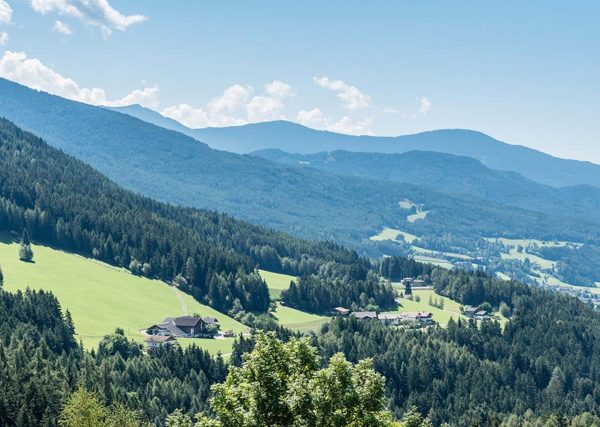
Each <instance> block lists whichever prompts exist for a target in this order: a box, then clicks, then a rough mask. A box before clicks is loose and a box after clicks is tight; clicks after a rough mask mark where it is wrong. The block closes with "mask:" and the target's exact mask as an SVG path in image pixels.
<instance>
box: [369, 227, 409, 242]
mask: <svg viewBox="0 0 600 427" xmlns="http://www.w3.org/2000/svg"><path fill="white" fill-rule="evenodd" d="M400 236H402V237H404V241H405V242H406V243H412V242H414V241H415V240H417V239H418V238H419V237H418V236H415V235H414V234H410V233H407V232H405V231H400V230H396V229H394V228H387V227H386V228H384V229H383V230H382V231H381V233H379V234H377V235H375V236H371V238H370V239H371V240H372V241H374V242H380V241H383V240H396V241H397V240H399V239H398V237H400Z"/></svg>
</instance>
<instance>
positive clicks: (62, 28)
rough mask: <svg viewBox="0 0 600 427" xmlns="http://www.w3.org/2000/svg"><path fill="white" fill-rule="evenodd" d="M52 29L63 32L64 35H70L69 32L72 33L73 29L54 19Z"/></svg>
mask: <svg viewBox="0 0 600 427" xmlns="http://www.w3.org/2000/svg"><path fill="white" fill-rule="evenodd" d="M54 31H56V32H57V33H60V34H64V35H65V36H70V35H71V34H73V31H71V27H69V26H68V25H67V24H65V23H64V22H62V21H54Z"/></svg>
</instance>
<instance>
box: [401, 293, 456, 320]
mask: <svg viewBox="0 0 600 427" xmlns="http://www.w3.org/2000/svg"><path fill="white" fill-rule="evenodd" d="M416 296H419V297H420V298H421V301H418V302H417V301H415V300H414V297H416ZM430 296H431V297H432V298H433V300H434V301H435V298H436V297H437V299H438V301H439V300H440V298H441V299H443V300H444V309H443V310H442V309H439V308H437V307H433V306H431V305H429V297H430ZM407 311H429V312H430V313H431V314H432V315H433V320H435V321H436V322H438V323H439V324H440V325H441V326H445V325H446V324H447V323H448V321H449V320H450V318H454V320H458V319H459V318H462V319H465V317H464V316H463V315H462V314H461V312H460V304H459V303H457V302H456V301H454V300H451V299H450V298H446V297H442V296H440V295H437V294H436V293H435V292H434V291H433V290H414V291H413V300H412V301H411V300H408V299H404V298H402V299H400V307H399V309H398V312H400V313H404V312H407Z"/></svg>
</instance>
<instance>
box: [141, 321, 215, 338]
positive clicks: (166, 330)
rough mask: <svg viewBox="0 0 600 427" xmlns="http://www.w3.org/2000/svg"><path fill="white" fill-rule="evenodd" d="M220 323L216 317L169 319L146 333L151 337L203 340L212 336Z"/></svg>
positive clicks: (153, 326)
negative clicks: (202, 338)
mask: <svg viewBox="0 0 600 427" xmlns="http://www.w3.org/2000/svg"><path fill="white" fill-rule="evenodd" d="M218 323H219V321H218V320H217V319H215V318H214V317H195V316H181V317H167V318H166V319H165V320H163V322H162V323H157V324H155V325H152V326H150V327H149V328H147V329H146V333H147V334H148V335H150V336H168V337H185V338H201V337H207V336H210V335H212V333H214V329H215V327H218Z"/></svg>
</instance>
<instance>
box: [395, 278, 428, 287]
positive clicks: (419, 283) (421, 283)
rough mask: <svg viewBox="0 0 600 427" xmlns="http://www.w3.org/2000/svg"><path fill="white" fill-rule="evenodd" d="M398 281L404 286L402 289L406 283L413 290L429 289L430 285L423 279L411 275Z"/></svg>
mask: <svg viewBox="0 0 600 427" xmlns="http://www.w3.org/2000/svg"><path fill="white" fill-rule="evenodd" d="M400 283H401V284H402V286H404V289H406V286H407V285H408V286H410V287H411V288H412V289H414V290H419V289H431V286H427V284H426V283H425V280H421V279H415V278H413V277H405V278H404V279H402V280H401V281H400Z"/></svg>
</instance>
